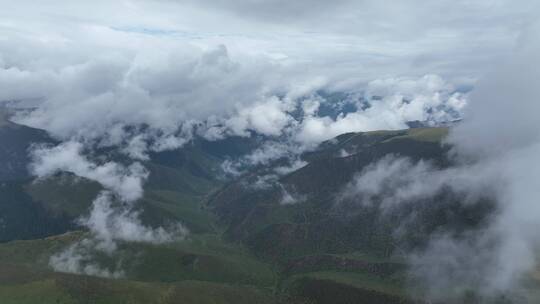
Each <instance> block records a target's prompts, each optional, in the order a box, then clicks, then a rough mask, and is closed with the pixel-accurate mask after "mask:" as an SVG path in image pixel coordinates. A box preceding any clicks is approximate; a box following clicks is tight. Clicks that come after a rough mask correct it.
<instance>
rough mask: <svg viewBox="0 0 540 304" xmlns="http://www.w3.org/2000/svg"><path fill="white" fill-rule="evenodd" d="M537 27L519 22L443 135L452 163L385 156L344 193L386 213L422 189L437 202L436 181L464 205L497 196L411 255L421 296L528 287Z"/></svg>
mask: <svg viewBox="0 0 540 304" xmlns="http://www.w3.org/2000/svg"><path fill="white" fill-rule="evenodd" d="M538 33H540V27H538V24H536V25H535V26H532V27H531V28H530V29H529V30H528V31H526V32H525V33H524V34H523V36H522V38H521V43H520V44H519V45H518V47H517V49H516V52H515V54H514V56H512V57H511V58H509V59H508V60H507V61H506V62H504V63H501V64H500V65H499V66H497V67H496V69H495V70H494V71H493V72H491V73H490V74H489V75H488V76H487V77H486V78H485V79H484V80H482V81H481V82H480V83H479V85H478V87H477V89H475V91H474V93H473V94H472V96H471V100H470V106H469V107H468V108H467V110H466V111H465V117H464V120H463V122H462V123H460V124H458V125H457V126H456V127H453V128H452V129H451V133H450V136H449V138H448V142H449V143H450V144H452V145H453V147H454V151H453V157H454V159H455V161H456V162H457V165H456V166H455V167H452V168H437V167H434V166H433V165H431V164H429V163H427V162H424V161H420V162H413V161H411V160H410V159H406V158H399V157H386V158H383V159H382V160H380V161H379V162H377V163H375V164H372V165H370V166H368V167H367V168H366V169H365V170H364V171H363V172H361V173H359V174H358V176H357V177H356V178H355V179H354V180H353V181H352V182H351V183H350V184H349V185H348V186H347V187H346V188H345V189H344V192H343V193H342V198H344V199H354V200H356V201H357V202H359V203H361V204H364V205H367V206H373V205H374V204H379V205H378V206H380V207H381V208H382V210H383V211H386V212H391V211H392V210H396V209H397V208H399V207H400V206H403V205H405V204H409V206H410V204H412V205H414V203H415V202H417V201H422V199H425V198H428V199H429V198H431V199H432V204H437V203H442V202H441V201H438V199H436V195H437V194H438V193H441V191H442V190H444V191H452V192H453V193H458V194H461V195H459V196H457V197H458V198H460V203H461V204H462V205H471V204H473V205H474V204H480V203H482V202H485V200H489V201H492V202H494V203H495V210H494V212H493V214H491V215H490V217H489V218H488V221H487V222H486V223H484V224H483V225H482V226H480V227H477V229H471V230H469V231H461V232H457V231H456V230H451V229H448V230H445V229H444V227H443V229H442V230H440V231H437V232H436V233H435V234H434V235H432V236H431V239H430V241H429V242H428V244H427V246H426V247H425V248H423V249H422V250H418V251H415V252H413V253H410V254H409V256H408V257H409V260H410V262H411V265H412V268H411V276H412V278H413V279H414V280H415V282H416V283H420V286H422V288H421V289H422V291H421V292H422V293H423V294H424V296H426V297H427V298H428V299H431V300H435V301H455V302H456V303H461V302H462V301H464V298H463V296H467V294H468V295H469V296H472V294H476V296H477V297H479V298H477V299H485V300H488V301H490V300H494V299H496V298H497V297H499V296H501V295H504V294H506V296H510V297H519V296H527V292H526V291H524V287H525V286H526V285H524V284H523V283H524V282H526V281H527V280H528V279H530V278H529V277H528V276H529V275H530V272H532V271H534V269H535V267H537V252H538V250H539V249H540V237H539V235H538V233H537V231H539V229H540V221H538V219H539V218H540V208H539V207H538V203H539V198H540V187H539V184H538V181H540V120H539V119H538V115H537V114H538V113H539V111H540V98H539V96H540V95H539V92H538V88H540V65H539V64H540V58H539V55H538V54H540V40H539V39H538V37H540V36H538ZM419 208H421V206H419ZM471 292H472V294H471ZM469 300H470V299H469ZM516 301H518V302H522V301H526V299H525V298H517V300H516Z"/></svg>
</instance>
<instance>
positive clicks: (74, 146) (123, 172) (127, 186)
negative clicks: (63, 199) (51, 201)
mask: <svg viewBox="0 0 540 304" xmlns="http://www.w3.org/2000/svg"><path fill="white" fill-rule="evenodd" d="M82 153H83V145H82V144H81V143H77V142H65V143H62V144H60V145H58V146H56V147H52V148H49V147H38V148H36V149H34V150H32V151H31V154H32V163H31V167H30V170H31V172H32V174H33V175H35V176H37V177H39V178H44V177H49V176H51V175H54V174H55V173H58V172H71V173H73V174H75V175H77V176H80V177H84V178H87V179H90V180H93V181H97V182H99V183H100V184H101V185H103V186H104V187H105V188H107V189H110V190H112V191H114V192H115V193H117V194H118V195H119V196H120V197H121V198H122V199H123V200H125V201H129V202H131V201H135V200H137V199H139V198H141V197H142V194H143V182H144V180H145V179H146V178H147V177H148V172H147V171H146V169H145V168H144V167H143V166H142V165H141V164H140V163H137V162H135V163H133V164H131V165H130V166H128V167H125V166H122V165H120V164H118V163H115V162H111V161H107V162H104V163H103V164H100V165H98V164H95V163H93V162H91V161H90V160H89V159H88V158H87V157H85V156H84V155H82Z"/></svg>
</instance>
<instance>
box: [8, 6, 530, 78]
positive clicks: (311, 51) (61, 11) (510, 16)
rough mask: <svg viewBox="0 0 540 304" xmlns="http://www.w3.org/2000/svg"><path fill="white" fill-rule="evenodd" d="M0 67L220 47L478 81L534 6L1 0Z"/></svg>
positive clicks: (322, 67)
mask: <svg viewBox="0 0 540 304" xmlns="http://www.w3.org/2000/svg"><path fill="white" fill-rule="evenodd" d="M1 2H3V3H2V10H1V11H0V20H1V21H0V43H1V44H0V47H1V53H0V62H1V63H2V65H3V66H4V67H11V66H18V67H22V68H27V69H36V68H38V67H43V66H49V67H58V66H62V65H65V64H67V63H69V62H72V63H73V62H78V61H81V60H84V59H85V58H88V57H89V56H96V55H100V54H103V53H104V52H110V51H111V49H112V50H116V51H117V52H131V53H133V54H134V53H137V52H138V51H140V50H141V49H150V50H153V49H154V48H158V49H163V48H172V47H174V46H181V47H183V46H182V45H183V44H184V43H187V44H190V45H196V46H200V47H203V48H207V47H211V46H215V45H219V44H223V45H225V46H226V47H227V49H228V50H229V51H230V55H231V56H233V58H234V57H237V56H244V55H245V54H246V53H247V54H257V55H264V56H268V57H270V58H273V59H275V60H277V61H279V62H281V63H284V64H290V65H292V64H302V65H303V67H302V71H303V72H304V73H311V74H313V75H321V76H324V77H329V78H332V80H335V81H346V80H347V81H352V80H354V79H360V80H363V81H368V80H372V79H374V78H383V77H395V76H413V75H417V76H418V75H424V74H427V73H434V74H440V75H442V76H443V77H449V78H465V79H467V78H471V77H477V76H478V75H479V74H480V73H482V72H483V71H484V70H485V68H488V67H489V65H490V63H491V62H493V60H496V58H497V57H498V56H501V55H504V54H506V53H507V52H508V51H509V50H510V49H511V48H512V47H513V44H514V40H515V39H516V37H517V36H518V34H519V31H520V30H521V28H522V27H523V25H524V24H525V23H527V22H529V21H530V19H531V18H532V17H534V16H533V15H532V14H531V11H532V9H531V7H532V6H533V5H535V2H536V1H532V0H521V1H510V0H477V1H470V0H438V1H420V0H403V1H387V0H386V1H385V0H383V1H380V0H356V1H352V0H351V1H349V0H337V1H322V0H311V1H308V0H298V1H285V0H264V1H263V0H217V1H209V0H183V1H182V0H177V1H173V0H171V1H166V0H162V1H142V0H139V1H137V0H131V1H128V0H125V1H100V0H97V1H91V2H88V1H60V0H51V1H39V2H35V1H24V0H23V1H1Z"/></svg>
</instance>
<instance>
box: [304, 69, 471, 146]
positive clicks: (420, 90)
mask: <svg viewBox="0 0 540 304" xmlns="http://www.w3.org/2000/svg"><path fill="white" fill-rule="evenodd" d="M466 98H467V96H466V94H463V93H460V92H456V90H455V88H454V87H453V86H452V85H451V84H449V83H447V82H445V81H444V80H443V79H442V78H441V77H439V76H437V75H426V76H423V77H421V78H418V79H414V78H390V79H380V80H374V81H371V82H370V83H369V84H368V85H367V88H366V89H365V93H364V96H363V98H361V99H360V100H358V104H357V111H355V112H351V113H341V114H340V115H338V116H337V117H336V118H335V119H332V118H331V117H329V116H316V115H307V116H306V117H305V118H304V120H303V121H302V122H301V124H300V127H299V131H298V133H297V134H296V138H297V140H298V141H300V142H304V143H319V142H321V141H323V140H328V139H331V138H333V137H335V136H337V135H340V134H343V133H347V132H360V131H362V132H365V131H374V130H397V129H406V128H407V127H408V126H407V122H411V121H422V122H426V123H430V124H433V125H437V124H440V123H443V122H448V121H452V120H455V119H458V118H459V117H460V113H461V112H462V111H463V109H464V108H465V106H466V104H467V101H466ZM311 112H313V109H311Z"/></svg>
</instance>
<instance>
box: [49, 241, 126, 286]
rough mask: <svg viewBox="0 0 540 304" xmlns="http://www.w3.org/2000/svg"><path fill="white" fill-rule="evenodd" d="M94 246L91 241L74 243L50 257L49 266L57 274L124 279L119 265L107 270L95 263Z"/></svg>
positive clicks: (123, 273)
mask: <svg viewBox="0 0 540 304" xmlns="http://www.w3.org/2000/svg"><path fill="white" fill-rule="evenodd" d="M95 245H96V244H95V242H94V241H93V240H91V239H83V240H82V241H80V242H77V243H74V244H72V245H70V246H69V247H68V248H66V249H65V250H63V251H61V252H58V253H56V254H54V255H52V256H51V257H50V259H49V266H51V267H52V268H53V269H54V271H58V272H66V273H73V274H83V275H89V276H96V277H102V278H113V279H119V278H123V277H125V272H124V271H123V270H122V269H121V263H118V264H117V265H115V266H114V267H113V269H109V268H106V267H103V266H100V265H99V264H98V263H96V262H95V257H94V256H93V255H92V252H93V248H94V246H95Z"/></svg>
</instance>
